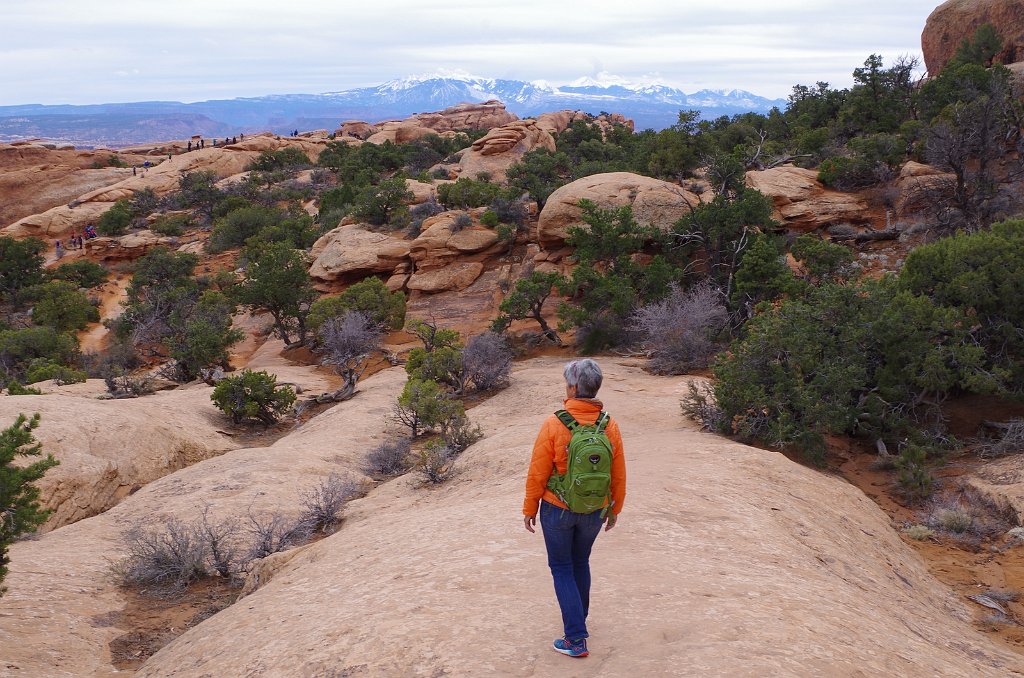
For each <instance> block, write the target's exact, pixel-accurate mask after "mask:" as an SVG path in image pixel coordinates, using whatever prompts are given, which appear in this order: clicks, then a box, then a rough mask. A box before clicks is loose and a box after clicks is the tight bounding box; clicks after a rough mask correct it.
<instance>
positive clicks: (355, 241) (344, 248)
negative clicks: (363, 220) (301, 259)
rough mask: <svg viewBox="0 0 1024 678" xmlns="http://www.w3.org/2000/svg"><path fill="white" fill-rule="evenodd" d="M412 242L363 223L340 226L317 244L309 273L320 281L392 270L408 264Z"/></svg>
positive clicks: (311, 252) (337, 279)
mask: <svg viewBox="0 0 1024 678" xmlns="http://www.w3.org/2000/svg"><path fill="white" fill-rule="evenodd" d="M409 245H410V244H409V242H408V241H406V240H402V239H401V238H397V237H394V236H391V235H386V234H384V233H374V232H373V231H369V230H367V229H366V228H365V227H363V226H362V225H360V224H348V225H345V226H339V227H338V228H336V229H334V230H333V231H331V232H330V233H327V234H326V235H324V236H323V237H322V238H320V239H319V240H317V241H316V242H315V243H314V244H313V249H312V250H311V251H310V257H311V258H312V259H313V265H312V266H311V267H310V269H309V275H310V276H311V277H312V278H313V279H314V280H317V281H320V282H336V281H339V280H347V279H358V278H362V277H365V276H367V275H373V274H375V273H391V272H393V271H394V270H395V268H396V267H400V266H403V265H405V264H406V262H407V261H408V258H409Z"/></svg>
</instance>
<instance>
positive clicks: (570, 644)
mask: <svg viewBox="0 0 1024 678" xmlns="http://www.w3.org/2000/svg"><path fill="white" fill-rule="evenodd" d="M553 647H554V648H555V652H561V653H562V654H564V655H567V656H569V657H586V656H587V655H588V654H590V652H588V651H587V639H586V638H580V639H579V640H569V639H568V638H559V639H557V640H555V642H554V645H553Z"/></svg>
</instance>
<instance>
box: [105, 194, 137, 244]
mask: <svg viewBox="0 0 1024 678" xmlns="http://www.w3.org/2000/svg"><path fill="white" fill-rule="evenodd" d="M131 223H132V213H131V209H130V208H129V207H128V201H127V200H118V201H117V202H115V203H114V204H113V206H112V207H111V208H110V209H108V210H107V211H106V212H104V213H103V214H102V215H101V216H100V219H99V221H98V222H96V232H97V233H99V234H100V235H105V236H119V235H124V234H125V232H126V231H127V230H128V227H129V226H130V225H131Z"/></svg>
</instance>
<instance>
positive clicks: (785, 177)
mask: <svg viewBox="0 0 1024 678" xmlns="http://www.w3.org/2000/svg"><path fill="white" fill-rule="evenodd" d="M747 185H748V186H750V187H751V188H754V189H757V190H758V191H760V192H762V193H764V194H765V195H767V196H770V197H771V198H772V201H773V202H774V203H775V209H776V214H775V218H776V219H777V220H778V221H781V222H783V223H784V224H785V225H786V226H787V227H788V228H791V229H793V230H794V231H798V232H809V231H815V230H818V229H821V228H826V227H829V226H838V225H844V226H855V227H856V226H866V225H868V224H869V223H870V215H869V214H868V205H867V202H866V201H865V200H864V198H862V197H860V196H859V195H857V194H855V193H840V192H839V191H829V190H826V189H825V187H824V186H823V185H822V184H821V182H820V181H818V173H817V172H816V171H815V170H809V169H804V168H802V167H793V166H790V165H785V166H782V167H774V168H772V169H768V170H764V171H761V172H747Z"/></svg>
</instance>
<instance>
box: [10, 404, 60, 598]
mask: <svg viewBox="0 0 1024 678" xmlns="http://www.w3.org/2000/svg"><path fill="white" fill-rule="evenodd" d="M37 426H39V415H38V414H36V415H34V416H33V417H32V418H31V419H29V418H28V417H26V416H25V415H24V414H19V415H18V417H17V419H15V420H14V423H13V424H11V425H10V426H9V427H7V428H6V429H4V430H2V431H0V506H2V507H4V519H3V520H0V584H2V583H3V580H4V578H5V577H6V576H7V564H8V563H9V562H10V559H9V556H8V552H7V550H8V548H10V546H11V544H13V543H14V541H15V540H16V539H17V538H18V537H19V536H21V535H23V534H25V533H29V532H35V531H36V528H38V527H39V526H40V525H42V524H43V523H44V522H46V519H47V518H48V517H49V516H50V511H49V510H48V509H44V508H42V507H41V506H40V504H39V488H38V487H36V484H35V483H36V481H38V480H39V479H40V478H42V477H43V475H44V474H45V473H46V472H47V471H48V470H49V469H51V468H53V467H54V466H56V465H57V464H59V463H60V462H58V461H57V460H56V459H54V458H53V455H52V454H47V455H46V456H45V457H43V458H42V459H40V460H38V461H34V462H32V463H31V464H24V463H17V464H15V463H14V461H15V459H16V458H17V457H39V456H42V446H41V445H39V444H38V443H36V441H35V438H34V437H33V435H32V431H33V430H35V429H36V427H37ZM29 565H31V564H30V563H29ZM5 591H6V589H5V588H3V587H2V586H0V595H2V594H3V593H4V592H5Z"/></svg>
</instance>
